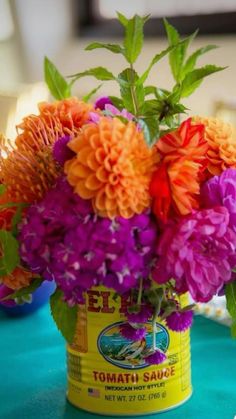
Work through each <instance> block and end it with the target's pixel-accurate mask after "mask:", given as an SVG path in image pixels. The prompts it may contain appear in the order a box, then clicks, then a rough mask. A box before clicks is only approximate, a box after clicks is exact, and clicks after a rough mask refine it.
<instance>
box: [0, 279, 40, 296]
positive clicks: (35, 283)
mask: <svg viewBox="0 0 236 419" xmlns="http://www.w3.org/2000/svg"><path fill="white" fill-rule="evenodd" d="M43 281H44V279H43V278H35V279H33V280H32V281H31V282H30V285H29V286H28V287H24V288H21V289H20V290H17V291H15V292H13V293H12V294H10V295H8V296H7V297H4V298H3V299H2V300H1V301H5V300H15V299H16V298H19V299H24V298H25V297H26V299H27V296H28V295H30V294H32V293H33V292H34V291H36V289H38V288H39V287H40V285H41V284H42V283H43Z"/></svg>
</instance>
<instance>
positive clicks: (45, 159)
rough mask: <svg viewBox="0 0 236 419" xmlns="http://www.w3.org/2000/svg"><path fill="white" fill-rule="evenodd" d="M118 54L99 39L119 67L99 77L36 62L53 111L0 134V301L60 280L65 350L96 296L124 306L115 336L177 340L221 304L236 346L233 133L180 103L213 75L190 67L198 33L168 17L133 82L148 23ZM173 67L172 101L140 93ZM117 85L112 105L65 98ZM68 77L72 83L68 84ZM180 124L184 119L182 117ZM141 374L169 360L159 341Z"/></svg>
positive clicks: (139, 20) (58, 304) (128, 23)
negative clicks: (108, 292) (196, 312)
mask: <svg viewBox="0 0 236 419" xmlns="http://www.w3.org/2000/svg"><path fill="white" fill-rule="evenodd" d="M118 18H119V21H120V23H121V24H122V25H123V27H124V30H125V38H124V42H123V44H122V45H118V44H101V43H98V42H94V43H92V44H90V45H88V47H87V48H86V49H87V50H93V49H98V48H105V49H107V50H109V51H110V52H111V53H114V54H117V55H120V56H122V57H123V58H124V59H125V60H126V61H127V63H128V64H127V68H125V69H124V71H122V72H121V73H120V74H118V75H114V74H113V73H112V72H111V71H109V70H108V69H106V68H104V67H95V68H91V69H89V70H87V71H84V72H80V73H77V74H74V75H72V76H69V78H68V79H65V78H64V77H63V76H62V75H61V74H60V73H59V71H58V70H57V69H56V67H55V66H54V64H52V62H51V61H50V60H49V59H47V58H46V59H45V79H46V82H47V84H48V87H49V89H50V91H51V93H52V95H53V96H54V97H55V99H56V101H55V102H52V103H40V104H39V113H38V115H29V116H27V117H25V118H24V119H23V121H22V123H21V124H20V125H19V126H18V127H17V137H16V140H15V142H11V141H9V140H6V139H5V138H3V137H1V158H0V173H1V189H0V192H1V197H0V201H1V202H0V228H1V230H0V241H1V259H0V278H1V282H2V284H3V285H4V287H5V288H4V289H5V299H15V300H16V301H18V302H19V301H22V300H23V301H25V300H28V299H29V295H30V294H31V293H32V292H33V291H34V290H35V289H37V287H38V286H39V285H40V284H41V283H42V282H43V281H44V280H49V281H55V282H56V285H57V288H56V291H55V292H54V294H53V295H52V296H51V311H52V315H53V318H54V320H55V322H56V323H57V326H58V328H59V329H60V330H61V332H62V334H63V335H64V337H65V339H66V340H67V341H68V342H69V343H71V342H73V340H74V335H75V330H76V323H77V317H78V307H79V305H80V304H83V302H84V299H85V294H86V291H87V290H89V289H91V288H92V287H96V286H98V285H101V284H102V285H104V286H106V287H108V288H112V289H113V290H115V292H116V295H123V294H126V295H127V296H129V298H130V305H129V307H128V309H127V313H126V317H127V323H126V324H125V325H123V326H122V327H121V330H120V332H121V334H122V335H123V336H125V337H126V338H127V339H130V340H131V341H135V340H140V339H142V338H143V337H145V334H146V328H145V327H144V323H145V322H147V321H152V324H153V329H155V321H156V318H157V317H158V318H160V319H162V320H163V321H165V322H166V325H167V326H168V328H169V329H170V330H173V331H176V332H181V331H184V330H186V329H188V328H189V327H190V326H191V324H192V319H193V310H192V309H193V306H192V305H185V306H184V307H183V305H182V304H181V303H180V301H181V296H182V295H183V294H184V293H186V292H189V293H190V295H191V297H192V299H193V300H194V301H196V302H207V301H209V300H211V299H212V298H213V297H214V296H215V295H218V294H219V293H225V294H226V297H227V306H228V310H229V312H230V314H231V315H232V317H233V326H232V331H233V335H234V336H236V304H235V300H236V282H235V276H234V275H235V274H234V272H235V271H234V269H235V266H236V132H235V130H234V128H233V127H232V126H231V125H229V124H227V123H224V122H222V121H220V120H216V119H214V118H205V117H202V116H192V117H187V116H186V113H187V109H186V107H185V106H184V105H183V104H182V99H184V98H185V97H188V96H189V95H190V94H191V93H192V92H193V91H194V90H195V89H196V88H197V87H198V86H199V85H200V84H201V82H202V81H203V78H204V77H206V76H208V75H210V74H212V73H215V72H218V71H220V70H222V68H221V67H217V66H214V65H206V66H204V67H196V66H197V61H198V58H199V57H200V56H201V55H202V54H205V53H206V52H208V51H210V50H212V49H213V48H215V46H214V45H208V46H205V47H203V48H200V49H198V50H197V51H195V52H194V53H192V54H191V55H188V47H189V45H190V43H191V42H192V40H193V39H194V37H195V35H196V33H194V34H193V35H191V36H189V37H187V38H185V39H181V38H180V35H179V34H178V32H177V30H176V29H175V28H174V27H173V26H172V25H171V24H170V23H169V22H167V21H166V20H165V22H164V24H165V28H166V32H167V37H168V41H169V45H168V46H167V48H166V49H165V50H164V51H162V52H160V53H158V54H156V55H155V57H154V58H153V59H152V61H151V62H150V64H149V65H148V67H147V69H146V71H145V72H144V73H143V74H141V75H138V74H137V72H136V71H135V69H134V63H135V61H136V59H137V58H138V56H139V54H140V52H141V49H142V46H143V27H144V24H145V22H146V21H147V19H148V16H145V17H140V16H137V15H136V16H134V17H133V18H132V19H127V18H126V17H125V16H123V15H122V14H120V13H119V14H118ZM165 56H168V57H169V63H170V68H171V71H172V73H173V77H174V81H175V82H174V86H173V89H172V90H166V89H163V88H160V87H156V86H153V85H148V84H147V79H148V75H149V73H150V71H151V70H152V68H153V67H154V66H155V65H156V64H157V63H158V62H159V61H160V60H161V59H162V58H163V57H165ZM86 76H92V77H95V78H96V79H97V80H101V81H102V82H103V81H115V82H117V83H118V84H119V87H120V97H115V96H107V97H100V98H99V99H97V100H96V101H95V102H94V103H91V97H92V95H94V94H96V92H97V90H98V88H100V85H99V87H98V88H96V89H93V90H92V92H90V93H89V94H88V95H87V96H86V97H84V98H83V99H78V98H77V97H73V96H72V93H71V89H72V87H73V86H74V83H75V82H76V81H77V80H80V79H81V78H83V77H86ZM67 80H69V81H67ZM181 114H182V115H183V117H182V121H183V122H180V115H181ZM144 356H145V362H147V363H148V364H160V363H162V362H163V361H164V360H165V358H166V355H165V353H164V352H163V351H162V350H160V349H157V348H156V346H155V339H154V341H153V346H152V348H151V350H150V351H149V352H148V353H145V355H144Z"/></svg>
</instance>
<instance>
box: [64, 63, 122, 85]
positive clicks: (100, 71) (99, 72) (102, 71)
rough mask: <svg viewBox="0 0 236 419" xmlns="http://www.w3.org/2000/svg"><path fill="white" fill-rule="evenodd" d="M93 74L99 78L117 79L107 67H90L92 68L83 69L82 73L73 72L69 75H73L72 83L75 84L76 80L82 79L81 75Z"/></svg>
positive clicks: (103, 79)
mask: <svg viewBox="0 0 236 419" xmlns="http://www.w3.org/2000/svg"><path fill="white" fill-rule="evenodd" d="M86 76H92V77H95V78H96V79H97V80H102V81H105V80H115V76H113V74H112V73H111V72H110V71H109V70H107V69H106V68H105V67H94V68H90V70H86V71H83V72H82V73H76V74H72V75H71V76H69V77H72V78H73V80H72V82H71V84H73V83H74V82H75V81H76V80H78V79H80V78H81V77H86Z"/></svg>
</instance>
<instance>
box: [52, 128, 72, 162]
mask: <svg viewBox="0 0 236 419" xmlns="http://www.w3.org/2000/svg"><path fill="white" fill-rule="evenodd" d="M69 141H70V136H69V135H65V136H64V137H61V138H59V139H58V140H57V141H56V142H55V143H54V146H53V150H52V154H53V158H54V160H56V161H57V162H58V163H59V164H60V165H61V166H64V164H65V162H66V161H67V160H70V159H72V158H73V157H74V156H75V153H74V152H73V151H72V150H70V148H69V147H67V144H68V142H69Z"/></svg>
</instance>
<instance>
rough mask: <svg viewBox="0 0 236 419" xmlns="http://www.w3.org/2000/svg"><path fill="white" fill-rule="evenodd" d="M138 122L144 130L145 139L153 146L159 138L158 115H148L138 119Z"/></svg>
mask: <svg viewBox="0 0 236 419" xmlns="http://www.w3.org/2000/svg"><path fill="white" fill-rule="evenodd" d="M137 121H138V124H139V126H140V127H141V129H142V130H143V134H144V137H145V140H146V142H147V144H148V145H149V146H152V145H153V144H154V143H155V142H156V140H157V139H158V134H159V124H158V117H157V116H156V115H153V116H149V117H148V116H146V117H144V118H143V119H141V118H140V119H138V120H137Z"/></svg>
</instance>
